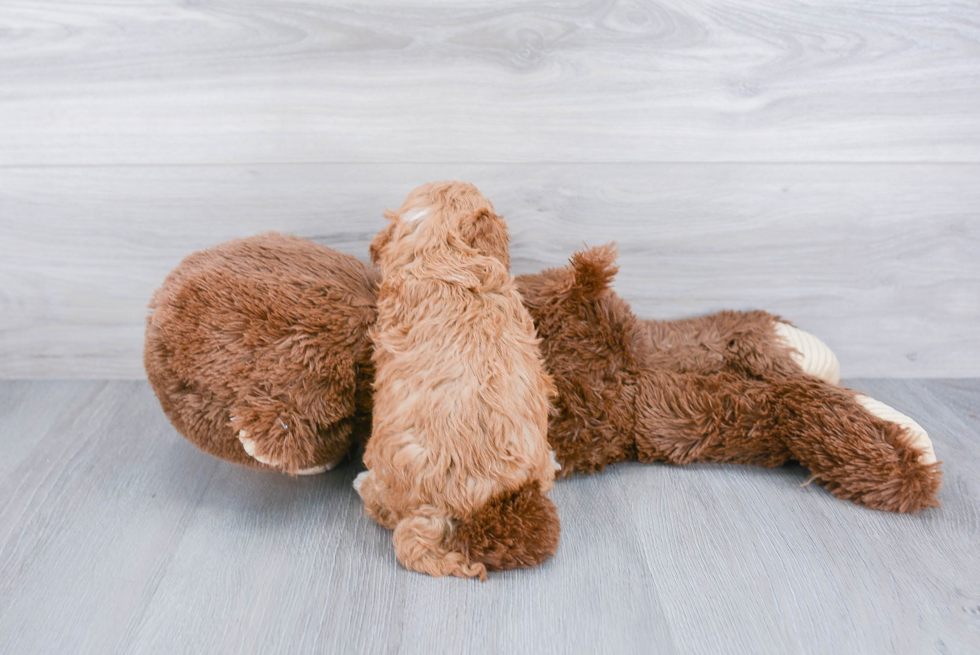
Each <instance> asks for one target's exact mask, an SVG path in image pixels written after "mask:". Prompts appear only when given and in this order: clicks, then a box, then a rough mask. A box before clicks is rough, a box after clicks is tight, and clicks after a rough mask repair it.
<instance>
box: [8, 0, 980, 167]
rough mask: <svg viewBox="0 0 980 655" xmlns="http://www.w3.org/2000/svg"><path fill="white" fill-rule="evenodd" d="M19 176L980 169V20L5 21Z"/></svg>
mask: <svg viewBox="0 0 980 655" xmlns="http://www.w3.org/2000/svg"><path fill="white" fill-rule="evenodd" d="M0 26H2V29H3V32H2V34H3V41H2V42H0V89H2V91H0V158H2V163H3V164H4V165H65V164H78V165H90V164H151V163H152V164H162V163H172V164H185V163H198V164H203V163H212V164H213V163H219V164H235V163H253V162H266V163H268V162H280V163H282V162H389V161H412V162H440V161H493V162H586V161H588V162H608V161H612V162H623V161H630V162H656V161H793V162H799V161H852V162H853V161H890V162H896V161H910V162H923V161H929V162H977V161H980V112H978V111H977V107H978V106H980V5H978V4H977V3H974V2H963V1H940V2H931V3H923V2H921V0H899V1H896V2H889V3H885V4H883V3H877V2H870V1H861V2H855V1H853V0H835V1H827V0H808V1H806V0H804V1H801V0H778V1H775V2H773V1H768V0H766V1H763V0H744V1H742V2H737V3H732V2H727V1H725V0H701V1H699V2H688V1H687V0H662V1H658V2H641V1H637V0H589V1H581V0H580V1H577V2H567V3H542V2H537V1H534V0H504V1H502V2H501V1H499V0H494V1H493V2H490V1H489V0H481V1H479V2H467V3H446V2H444V1H442V0H417V1H415V2H412V3H404V2H390V1H389V2H373V3H370V5H369V6H366V7H363V6H362V7H359V6H356V5H354V4H347V3H345V4H339V3H334V2H328V1H327V0H304V1H302V2H299V1H283V2H278V1H277V2H273V1H271V0H250V1H248V2H233V1H232V0H206V1H199V2H198V1H195V2H186V3H178V2H173V1H170V0H153V1H151V2H139V3H133V2H118V1H109V0H79V1H69V0H42V1H39V0H5V2H4V3H3V5H2V7H0Z"/></svg>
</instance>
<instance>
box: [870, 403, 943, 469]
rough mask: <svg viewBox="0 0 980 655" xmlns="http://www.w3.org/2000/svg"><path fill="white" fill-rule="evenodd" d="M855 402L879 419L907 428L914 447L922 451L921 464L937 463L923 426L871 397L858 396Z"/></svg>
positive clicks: (934, 452)
mask: <svg viewBox="0 0 980 655" xmlns="http://www.w3.org/2000/svg"><path fill="white" fill-rule="evenodd" d="M855 400H857V401H858V403H859V404H860V405H861V406H862V407H864V408H865V409H866V410H868V411H869V412H871V413H872V414H874V415H875V416H877V417H878V418H880V419H884V420H886V421H889V422H891V423H897V424H898V425H901V426H902V427H903V428H905V429H906V430H907V431H908V433H909V436H910V437H912V445H913V446H915V447H916V448H918V449H919V450H921V451H922V455H920V456H919V462H920V463H921V464H933V463H935V461H936V451H935V450H934V449H933V447H932V440H931V439H929V434H928V433H927V432H926V431H925V429H923V427H922V426H921V425H919V424H918V423H916V422H915V421H913V420H912V419H911V418H909V417H908V416H906V415H905V414H902V413H901V412H900V411H898V410H897V409H895V408H894V407H889V406H888V405H886V404H885V403H883V402H881V401H878V400H875V399H874V398H871V397H870V396H865V395H864V394H858V395H857V396H855Z"/></svg>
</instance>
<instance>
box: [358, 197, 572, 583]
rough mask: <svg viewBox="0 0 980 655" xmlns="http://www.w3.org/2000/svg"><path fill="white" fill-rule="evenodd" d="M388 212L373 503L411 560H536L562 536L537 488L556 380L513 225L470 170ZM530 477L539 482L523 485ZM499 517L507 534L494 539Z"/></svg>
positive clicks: (545, 474)
mask: <svg viewBox="0 0 980 655" xmlns="http://www.w3.org/2000/svg"><path fill="white" fill-rule="evenodd" d="M389 219H390V222H389V225H388V227H387V228H385V229H384V230H382V232H381V234H380V235H379V237H378V238H377V239H376V240H375V242H374V243H373V244H372V256H373V257H374V258H375V259H376V261H377V262H378V263H379V264H380V266H381V271H382V280H383V281H382V283H381V287H380V289H379V291H378V319H377V323H376V324H375V326H374V328H373V329H372V330H371V339H372V341H373V343H374V363H375V370H376V372H377V373H376V377H375V382H374V413H373V426H372V432H371V439H370V440H369V441H368V444H367V448H366V450H365V453H364V463H365V465H366V466H367V468H368V470H367V471H366V472H365V473H362V474H361V475H360V476H358V480H357V489H358V492H359V493H360V494H361V498H362V499H363V500H364V509H365V511H366V512H367V513H368V515H370V516H371V517H372V518H374V519H375V520H377V521H378V522H379V523H381V524H382V525H384V526H385V527H388V528H391V529H394V530H395V535H394V544H395V554H396V556H397V557H398V561H399V562H401V563H402V565H403V566H405V568H408V569H410V570H413V571H419V572H422V573H428V574H430V575H434V576H443V575H456V576H460V577H475V576H480V577H481V578H485V577H486V564H485V563H484V562H482V561H480V559H478V558H480V557H486V558H487V559H488V560H489V563H490V565H491V566H497V567H498V568H499V567H514V566H519V565H525V566H526V565H530V564H536V563H537V562H538V561H540V559H541V558H546V557H550V556H551V555H552V554H553V553H554V548H555V547H556V546H557V541H558V520H557V514H556V512H555V511H554V506H553V505H551V504H550V503H548V504H544V499H543V496H542V495H541V494H544V493H547V492H548V491H550V490H551V488H552V486H553V484H554V477H555V467H554V463H553V460H552V459H551V455H550V453H549V449H548V436H547V433H548V412H549V396H550V395H551V394H552V393H553V386H552V383H551V380H550V378H549V377H548V375H547V374H546V373H545V372H544V367H543V365H542V363H541V359H540V355H539V352H538V342H537V339H536V338H535V335H534V324H533V323H532V322H531V317H530V316H529V315H528V313H527V310H526V309H525V308H524V305H523V304H522V302H521V297H520V295H519V294H518V292H517V288H516V285H515V283H514V278H513V277H512V276H511V275H510V272H509V271H508V269H507V266H506V261H507V257H506V253H507V248H508V245H507V242H508V238H507V228H506V226H505V224H504V222H503V220H502V219H501V218H500V217H499V216H497V215H496V214H494V212H493V207H492V206H491V205H490V203H489V201H488V200H487V199H486V198H484V197H483V196H482V195H481V194H480V193H479V191H477V189H476V187H473V186H472V185H468V184H463V183H460V182H444V183H436V184H427V185H425V186H423V187H420V188H418V189H416V190H415V191H413V192H412V193H411V194H410V195H409V196H408V198H407V199H406V200H405V203H404V204H403V205H402V207H401V209H399V210H398V212H397V213H392V214H390V216H389ZM528 484H531V485H533V488H534V489H536V490H537V495H534V494H530V495H529V494H528V493H524V494H518V495H517V497H516V498H515V497H514V494H517V492H518V490H521V489H522V488H523V487H525V486H526V485H528ZM488 505H491V506H490V507H488ZM524 510H527V511H529V512H530V515H529V516H522V515H521V514H519V513H518V512H521V511H524ZM549 510H550V511H549ZM541 514H544V515H546V516H547V520H546V521H544V522H541V523H535V522H534V519H535V518H537V517H538V516H539V515H541ZM472 520H475V522H474V521H472ZM523 527H526V528H527V529H522V528H523ZM489 528H500V529H502V530H503V531H504V533H505V534H506V535H507V537H508V541H509V542H510V543H508V544H507V545H506V546H505V545H504V542H503V541H500V540H496V541H495V543H496V544H497V545H498V546H499V549H498V548H496V547H488V546H487V545H486V544H487V541H488V540H489V539H490V537H489V536H488V535H487V534H486V530H487V529H489ZM459 530H462V535H463V536H462V537H460V536H459V535H458V534H457V536H456V538H455V539H454V535H453V533H454V532H459ZM528 539H530V540H532V543H528Z"/></svg>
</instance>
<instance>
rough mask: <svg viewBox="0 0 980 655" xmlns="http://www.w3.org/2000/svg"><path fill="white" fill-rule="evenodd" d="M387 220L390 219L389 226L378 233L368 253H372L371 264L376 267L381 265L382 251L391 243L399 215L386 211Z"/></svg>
mask: <svg viewBox="0 0 980 655" xmlns="http://www.w3.org/2000/svg"><path fill="white" fill-rule="evenodd" d="M385 218H387V219H388V224H387V225H385V226H384V229H382V230H381V231H380V232H378V234H377V235H376V236H375V237H374V240H372V241H371V246H370V248H368V251H369V252H370V253H371V263H372V264H374V265H375V266H380V265H381V251H382V250H384V247H385V246H386V245H388V242H389V241H391V235H392V233H393V232H394V231H395V225H397V223H398V214H396V213H395V212H392V211H388V210H385Z"/></svg>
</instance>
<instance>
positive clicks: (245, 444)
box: [238, 430, 276, 466]
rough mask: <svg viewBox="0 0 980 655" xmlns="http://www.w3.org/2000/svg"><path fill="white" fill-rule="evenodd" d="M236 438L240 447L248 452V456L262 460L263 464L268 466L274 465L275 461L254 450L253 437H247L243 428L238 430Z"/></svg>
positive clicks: (258, 460)
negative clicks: (240, 444) (240, 443)
mask: <svg viewBox="0 0 980 655" xmlns="http://www.w3.org/2000/svg"><path fill="white" fill-rule="evenodd" d="M238 440H239V441H241V442H242V448H244V449H245V452H246V453H248V456H249V457H251V458H252V459H254V460H255V461H257V462H262V463H263V464H266V465H268V466H276V463H275V462H273V461H272V460H271V459H269V458H268V457H264V456H262V455H259V454H258V453H257V452H256V448H255V439H249V438H248V433H247V432H245V430H239V431H238Z"/></svg>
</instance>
